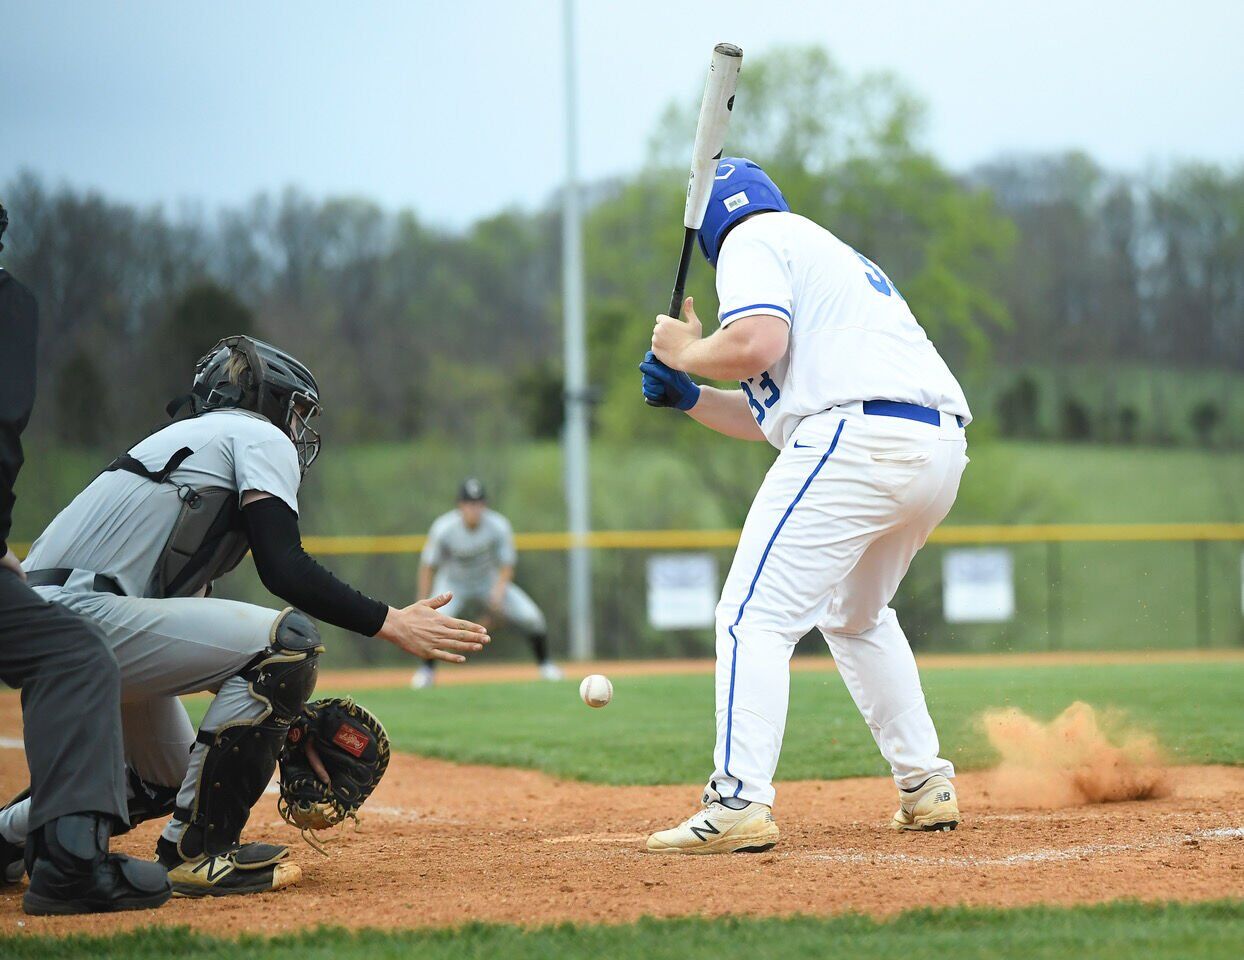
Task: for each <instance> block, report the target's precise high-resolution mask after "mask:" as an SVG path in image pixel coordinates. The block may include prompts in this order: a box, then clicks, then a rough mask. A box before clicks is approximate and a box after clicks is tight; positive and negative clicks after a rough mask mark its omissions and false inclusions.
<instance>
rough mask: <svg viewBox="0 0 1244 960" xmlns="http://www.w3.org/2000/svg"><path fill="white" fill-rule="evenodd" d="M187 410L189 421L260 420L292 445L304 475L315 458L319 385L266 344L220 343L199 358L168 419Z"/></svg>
mask: <svg viewBox="0 0 1244 960" xmlns="http://www.w3.org/2000/svg"><path fill="white" fill-rule="evenodd" d="M187 404H188V405H189V407H190V410H191V413H190V416H196V417H197V416H198V415H199V414H201V413H206V412H208V411H209V410H224V409H237V410H250V411H251V412H253V413H257V414H259V415H260V416H261V417H265V418H266V419H268V420H269V421H270V422H272V423H273V424H275V425H276V426H278V427H280V428H281V430H282V431H284V432H285V434H286V435H288V436H289V438H290V440H292V441H293V444H294V447H295V448H296V449H297V451H298V466H299V468H300V469H301V470H302V472H303V473H304V474H305V473H306V472H307V468H308V467H310V466H311V464H312V463H314V462H315V458H316V457H318V456H319V454H320V435H319V433H317V432H316V431H315V430H313V429H312V428H311V420H312V419H314V418H315V417H317V416H319V415H320V413H321V412H322V410H323V407H322V406H321V404H320V388H319V384H317V383H316V382H315V377H314V376H312V374H311V371H310V370H308V369H307V368H306V367H305V366H304V365H303V364H301V363H299V362H298V361H297V360H295V359H294V358H293V357H292V356H290V355H289V354H288V353H286V352H285V351H284V350H281V349H279V348H278V347H274V346H272V344H270V343H264V342H263V341H262V340H256V339H254V338H253V337H245V336H233V337H225V338H224V339H223V340H221V341H220V342H219V343H217V344H216V345H215V346H214V347H212V349H210V350H209V351H207V353H205V354H204V355H203V356H202V357H200V358H199V362H198V363H197V364H196V365H195V369H194V384H193V386H192V387H191V388H190V393H189V394H187V395H185V396H182V397H178V398H177V399H175V400H173V401H172V402H170V403H169V405H168V414H169V416H170V417H174V418H175V417H177V415H178V413H179V412H180V411H181V410H182V408H183V407H185V406H186V405H187Z"/></svg>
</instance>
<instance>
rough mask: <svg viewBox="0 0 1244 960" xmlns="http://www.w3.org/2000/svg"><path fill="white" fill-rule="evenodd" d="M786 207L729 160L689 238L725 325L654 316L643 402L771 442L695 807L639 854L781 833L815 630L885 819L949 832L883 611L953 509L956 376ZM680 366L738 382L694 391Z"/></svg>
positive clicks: (689, 310)
mask: <svg viewBox="0 0 1244 960" xmlns="http://www.w3.org/2000/svg"><path fill="white" fill-rule="evenodd" d="M789 211H790V208H789V206H788V205H787V203H786V201H785V199H784V198H783V197H782V194H781V192H780V191H779V190H778V188H777V186H776V185H775V184H774V183H773V181H772V180H770V179H769V178H768V177H767V176H766V175H765V173H764V171H762V170H761V169H760V168H759V167H758V166H757V165H756V164H754V163H752V162H751V161H749V160H745V159H738V158H725V159H723V160H722V161H721V162H720V163H719V165H718V168H717V178H716V182H715V183H714V187H713V195H712V199H711V200H710V202H709V207H708V213H707V215H706V216H705V220H704V226H703V228H702V229H701V231H700V246H701V249H702V250H703V252H704V255H705V257H706V258H707V259H708V261H709V263H710V264H712V265H714V266H715V267H716V268H717V292H718V298H719V300H720V308H721V312H720V321H721V329H720V330H719V331H717V332H716V333H715V334H713V335H712V336H710V337H708V338H706V339H703V340H701V339H700V333H701V331H700V322H699V320H698V319H697V318H696V316H695V311H694V304H693V303H692V301H690V300H688V301H687V304H686V310H685V313H686V315H687V322H685V323H683V322H680V321H678V320H676V319H673V318H671V317H658V318H657V323H656V326H655V328H654V331H653V337H652V353H650V354H649V355H648V358H647V359H646V360H645V362H644V363H643V364H642V365H641V369H642V370H643V372H644V380H643V390H644V395H645V397H646V398H647V399H649V400H650V401H655V402H656V403H658V404H661V405H666V406H674V407H677V408H679V409H682V410H685V411H687V412H688V413H689V414H690V416H691V417H692V418H693V419H695V420H698V421H699V422H700V423H702V424H704V425H705V426H708V427H710V428H712V429H714V430H717V431H718V432H721V433H724V434H727V435H729V436H734V437H738V438H741V439H747V440H768V441H769V442H770V443H772V444H773V445H774V446H775V447H777V448H778V450H779V451H781V452H780V453H779V455H778V457H777V459H776V460H775V461H774V463H773V466H772V467H771V468H770V470H769V472H768V474H767V475H766V477H765V480H764V483H763V484H762V485H761V488H760V490H759V491H758V492H757V494H756V498H755V500H754V502H753V503H752V507H751V510H750V511H749V513H748V516H747V521H746V523H745V524H744V527H743V531H742V535H741V537H740V539H739V546H738V550H737V552H736V554H735V558H734V563H733V565H732V566H731V569H730V574H729V576H728V577H727V580H726V584H725V587H724V589H723V591H722V597H721V602H720V604H719V605H718V608H717V682H716V692H717V745H716V749H715V751H714V764H715V767H716V769H715V771H714V773H713V776H712V779H711V781H710V784H709V787H708V790H707V791H706V795H705V804H706V806H705V809H704V810H702V811H701V812H700V813H698V814H696V815H695V816H694V817H691V818H690V819H689V820H687V821H686V822H684V823H683V824H681V825H680V826H678V827H675V828H673V829H670V830H664V831H661V832H659V833H656V834H654V835H653V836H652V837H650V838H649V841H648V848H649V849H650V850H671V851H679V852H688V853H718V852H731V851H738V850H761V849H767V848H768V847H771V846H772V845H773V844H774V843H776V842H777V839H778V828H777V824H776V823H775V822H774V820H773V816H772V812H771V806H772V803H773V798H774V789H773V782H772V781H773V774H774V771H775V769H776V767H777V762H778V754H779V752H780V750H781V746H782V736H783V731H784V728H785V723H786V710H787V699H788V695H789V686H790V666H789V661H790V656H791V654H792V652H793V651H794V648H795V644H796V643H797V642H798V640H799V639H800V637H802V636H804V634H806V633H807V632H808V631H809V630H811V629H812V628H813V627H817V628H819V629H820V631H821V633H822V634H823V635H824V637H825V640H826V642H827V643H828V644H829V647H830V650H831V651H832V652H833V655H834V659H835V661H836V663H837V665H838V669H839V671H840V673H841V675H842V678H843V681H844V682H845V683H846V685H847V688H848V690H849V691H850V692H851V696H852V697H853V698H854V700H855V703H856V706H857V707H859V710H860V712H861V713H862V714H863V716H864V719H865V720H866V721H867V723H868V726H869V728H870V730H871V731H872V734H873V737H874V739H875V740H876V742H877V746H878V748H879V749H880V750H881V753H882V754H883V755H884V756H885V758H886V760H887V761H889V764H890V768H891V771H892V773H893V776H894V779H895V782H896V783H897V785H898V787H899V788H900V807H899V810H898V812H897V813H896V814H895V816H894V820H893V825H894V826H895V827H896V828H900V829H938V828H940V829H951V828H953V827H954V826H955V825H956V824H957V823H958V820H959V812H958V807H957V803H956V798H955V795H954V789H953V787H952V786H951V784H950V781H949V779H948V778H950V777H953V776H954V769H953V767H952V766H951V764H950V763H949V762H948V761H947V760H945V759H943V758H942V757H940V756H939V746H938V741H937V733H936V731H935V730H934V727H933V721H932V719H931V718H930V716H929V712H928V708H927V707H926V705H925V701H924V694H923V691H922V690H921V687H920V679H919V676H918V674H917V671H916V664H915V659H914V657H913V656H912V652H911V648H910V647H909V645H908V643H907V638H906V637H905V636H904V635H903V631H902V629H901V628H900V626H899V623H898V618H897V616H896V615H895V613H894V610H893V609H891V607H890V606H889V603H890V600H891V599H892V598H893V596H894V593H895V591H896V590H897V588H898V585H899V582H900V580H901V579H902V577H903V575H904V574H905V573H906V572H907V568H908V566H909V565H910V563H911V559H912V557H913V556H914V555H915V553H916V551H917V550H919V549H920V547H921V546H923V545H924V542H925V540H926V539H927V537H928V535H929V533H930V532H931V531H932V530H933V528H934V527H936V526H937V524H938V523H940V522H941V520H942V519H943V518H944V517H945V516H946V513H947V512H948V511H949V510H950V507H951V505H952V504H953V503H954V499H955V494H956V492H957V491H958V486H959V478H960V475H961V474H962V472H963V469H964V467H965V465H966V464H967V456H966V453H965V450H966V441H965V439H964V430H963V426H964V424H966V423H967V422H968V420H969V419H970V413H969V411H968V406H967V402H966V400H965V399H964V396H963V391H962V390H961V389H960V387H959V384H958V382H957V381H956V380H955V378H954V376H953V375H952V374H951V373H950V370H949V369H948V368H947V367H946V364H945V363H944V362H943V361H942V358H941V357H940V356H939V355H938V353H937V351H936V349H934V347H933V344H932V343H931V342H930V341H929V339H928V337H927V336H926V335H925V332H924V330H923V329H921V327H920V325H919V324H918V323H917V322H916V319H915V317H914V316H913V315H912V313H911V310H910V309H908V307H907V304H906V302H905V301H904V300H903V298H902V296H901V295H900V294H899V292H898V290H896V289H895V288H894V285H893V284H892V283H891V282H890V280H889V278H888V277H886V275H885V274H884V273H883V272H882V271H881V269H880V268H879V267H877V265H876V264H874V263H873V262H872V261H870V260H868V259H867V258H866V257H864V256H863V255H862V254H860V253H857V252H856V251H855V250H853V249H852V248H851V247H849V246H847V245H846V244H845V243H843V242H842V241H841V240H839V239H838V238H837V237H835V236H833V234H831V233H829V232H828V231H827V230H825V229H824V228H822V227H820V226H818V225H817V224H815V223H813V222H811V221H810V220H807V219H805V218H803V217H800V216H797V215H795V214H793V213H791V212H789ZM687 373H695V374H698V375H700V376H705V377H711V378H714V379H738V380H739V381H740V386H741V389H740V390H728V391H723V390H716V389H714V388H712V387H703V388H701V387H698V386H697V385H696V384H694V383H693V382H692V381H691V379H690V377H688V376H687Z"/></svg>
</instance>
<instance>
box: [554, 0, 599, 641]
mask: <svg viewBox="0 0 1244 960" xmlns="http://www.w3.org/2000/svg"><path fill="white" fill-rule="evenodd" d="M562 14H563V18H562V26H563V40H564V42H565V90H566V93H565V101H566V183H565V186H564V188H563V189H562V309H563V318H564V326H565V375H566V385H565V406H566V425H565V428H564V431H563V435H562V449H563V451H564V458H565V474H566V475H565V482H566V518H567V521H568V525H569V528H570V536H571V541H572V542H571V546H570V556H569V567H568V570H567V574H568V580H569V605H570V656H571V658H572V659H574V660H587V659H590V658H591V656H592V654H593V652H594V648H595V644H594V642H593V637H592V557H591V554H590V552H589V550H588V547H587V534H588V531H589V529H590V526H591V517H590V503H591V502H590V500H589V494H588V491H589V487H588V484H589V479H590V477H589V474H590V462H589V457H588V445H589V443H590V437H589V433H588V423H589V417H590V416H591V400H590V398H589V396H588V386H587V345H586V341H585V334H584V316H583V315H584V302H583V223H582V218H583V211H582V207H581V203H580V197H579V156H578V153H579V150H578V105H577V90H576V86H575V37H574V0H563V4H562Z"/></svg>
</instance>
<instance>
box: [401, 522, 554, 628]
mask: <svg viewBox="0 0 1244 960" xmlns="http://www.w3.org/2000/svg"><path fill="white" fill-rule="evenodd" d="M517 559H518V554H517V552H516V551H515V549H514V530H513V528H512V527H511V526H510V521H509V520H507V519H506V518H505V517H503V516H502V515H501V514H499V513H497V512H496V511H495V510H487V509H486V510H484V512H483V515H482V516H481V518H480V522H479V525H478V526H476V527H475V529H474V530H472V529H471V528H470V527H468V526H467V525H466V523H465V522H464V521H463V519H462V514H461V513H459V512H458V511H457V510H450V511H449V512H448V513H444V514H442V515H441V516H439V517H437V518H436V520H435V521H434V522H433V523H432V527H431V529H430V530H428V542H427V544H426V545H425V546H424V548H423V556H422V561H423V563H424V564H427V565H429V566H432V567H435V568H436V578H435V581H434V584H433V587H432V592H433V593H452V594H453V595H454V598H453V600H451V601H450V602H449V604H448V605H446V606H445V607H443V608H441V612H442V613H444V614H447V615H448V616H451V617H455V616H459V613H458V611H459V610H462V609H463V608H464V605H467V604H476V603H483V602H485V601H486V600H487V599H488V596H489V593H490V591H491V590H492V587H493V584H494V583H496V582H497V575H498V574H499V573H500V572H501V568H502V567H511V566H513V565H514V563H515V562H516V561H517ZM500 613H501V616H502V617H504V618H505V619H506V620H507V621H509V622H510V623H512V624H514V626H516V627H518V628H519V629H520V630H522V631H524V632H525V633H529V634H541V633H544V632H545V631H546V629H547V627H546V625H545V621H544V614H543V613H542V612H541V611H540V608H539V607H538V606H536V602H535V601H534V600H532V599H531V597H530V596H528V595H527V593H526V591H524V590H523V589H522V588H521V587H519V586H517V585H516V584H513V583H511V584H510V585H509V586H508V587H507V588H506V591H505V597H504V599H503V600H502V603H501V610H500Z"/></svg>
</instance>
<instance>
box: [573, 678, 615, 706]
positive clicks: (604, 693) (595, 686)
mask: <svg viewBox="0 0 1244 960" xmlns="http://www.w3.org/2000/svg"><path fill="white" fill-rule="evenodd" d="M579 699H581V700H582V701H583V702H584V703H586V704H587V705H588V706H589V707H603V706H605V705H606V704H608V703H609V701H610V700H612V699H613V684H612V683H610V682H609V678H608V677H606V676H605V675H604V674H600V673H593V674H589V675H588V676H586V677H584V678H583V682H582V683H581V684H579Z"/></svg>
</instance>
